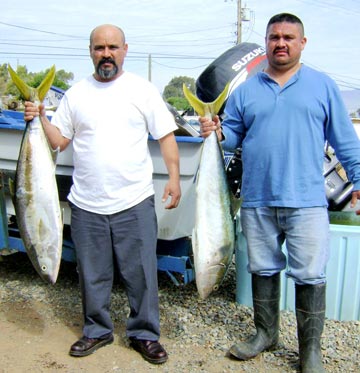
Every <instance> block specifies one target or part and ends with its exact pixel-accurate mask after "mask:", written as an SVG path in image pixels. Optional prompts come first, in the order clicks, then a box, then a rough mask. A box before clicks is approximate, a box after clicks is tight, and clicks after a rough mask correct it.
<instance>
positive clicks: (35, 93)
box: [8, 65, 55, 102]
mask: <svg viewBox="0 0 360 373" xmlns="http://www.w3.org/2000/svg"><path fill="white" fill-rule="evenodd" d="M8 71H9V74H10V77H11V80H12V81H13V82H14V84H15V85H16V87H17V89H18V90H19V91H20V94H21V96H22V98H23V99H24V100H26V101H31V102H35V101H40V102H42V101H43V100H44V98H45V96H46V94H47V92H48V90H49V89H50V87H51V85H52V83H53V81H54V79H55V66H54V65H53V66H52V67H51V68H50V70H49V72H48V73H47V74H46V76H45V78H44V80H43V81H42V82H41V83H40V85H39V86H38V87H37V88H33V87H30V86H29V85H28V84H26V83H25V82H24V81H23V80H22V79H21V78H20V77H19V75H18V74H17V73H16V72H15V71H14V70H13V69H12V67H11V66H10V65H8Z"/></svg>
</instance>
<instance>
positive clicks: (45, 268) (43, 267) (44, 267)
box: [41, 264, 47, 272]
mask: <svg viewBox="0 0 360 373" xmlns="http://www.w3.org/2000/svg"><path fill="white" fill-rule="evenodd" d="M41 270H42V271H43V272H46V270H47V267H46V265H45V264H43V265H42V266H41Z"/></svg>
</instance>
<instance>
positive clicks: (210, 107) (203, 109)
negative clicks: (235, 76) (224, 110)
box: [183, 83, 230, 118]
mask: <svg viewBox="0 0 360 373" xmlns="http://www.w3.org/2000/svg"><path fill="white" fill-rule="evenodd" d="M229 85H230V83H227V84H226V86H225V88H224V90H223V91H222V92H221V93H220V95H219V96H218V97H217V98H216V99H215V100H214V101H213V102H204V101H201V100H200V99H199V98H198V97H197V96H195V95H194V94H193V93H192V92H191V91H190V89H189V88H188V87H187V86H186V85H185V84H183V92H184V95H185V97H186V99H187V100H188V101H189V104H190V105H191V106H192V107H193V108H194V110H195V111H196V112H197V113H198V114H199V115H200V116H201V117H206V116H207V117H210V118H212V117H214V116H215V115H216V114H217V113H218V112H219V111H220V109H221V107H222V106H223V104H224V102H225V100H226V97H227V95H228V91H229Z"/></svg>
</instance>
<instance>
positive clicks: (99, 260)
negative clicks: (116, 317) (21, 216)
mask: <svg viewBox="0 0 360 373" xmlns="http://www.w3.org/2000/svg"><path fill="white" fill-rule="evenodd" d="M70 205H71V236H72V240H73V242H74V245H75V250H76V258H77V270H78V273H79V281H80V290H81V297H82V305H83V314H84V327H83V334H84V336H86V337H88V338H99V337H102V336H104V335H106V334H109V333H112V332H113V329H114V327H113V323H112V320H111V317H110V298H111V292H112V286H113V279H114V270H116V269H118V270H119V276H120V279H121V280H122V282H123V283H124V285H125V291H126V294H127V297H128V301H129V306H130V315H129V317H128V319H127V324H126V334H127V336H128V337H135V338H138V339H146V340H153V341H155V340H158V339H159V336H160V321H159V304H158V281H157V258H156V243H157V220H156V214H155V205H154V197H153V196H151V197H149V198H147V199H145V200H144V201H142V202H141V203H139V204H138V205H136V206H134V207H132V208H130V209H128V210H125V211H121V212H119V213H116V214H112V215H99V214H95V213H92V212H88V211H85V210H82V209H80V208H78V207H76V206H74V205H73V204H70Z"/></svg>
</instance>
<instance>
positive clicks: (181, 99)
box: [163, 76, 195, 111]
mask: <svg viewBox="0 0 360 373" xmlns="http://www.w3.org/2000/svg"><path fill="white" fill-rule="evenodd" d="M183 84H185V85H186V86H187V87H188V88H189V89H190V91H192V92H195V79H194V78H189V77H187V76H178V77H175V78H172V79H171V80H170V82H169V84H168V85H167V86H166V87H165V89H164V93H163V97H164V100H165V101H166V102H168V103H169V104H170V105H172V106H174V107H175V108H176V109H177V110H181V111H187V110H190V109H191V105H190V104H189V103H188V101H187V99H186V98H185V96H184V92H183Z"/></svg>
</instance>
